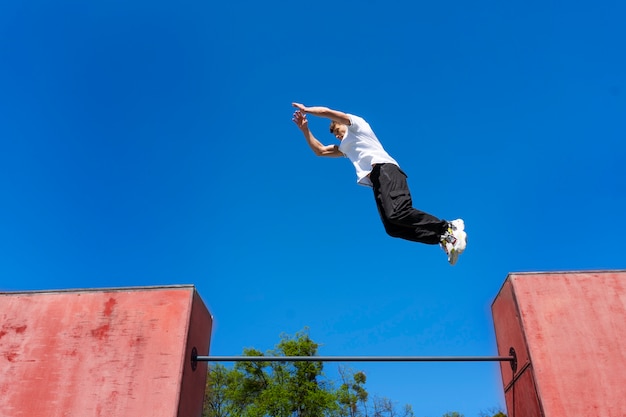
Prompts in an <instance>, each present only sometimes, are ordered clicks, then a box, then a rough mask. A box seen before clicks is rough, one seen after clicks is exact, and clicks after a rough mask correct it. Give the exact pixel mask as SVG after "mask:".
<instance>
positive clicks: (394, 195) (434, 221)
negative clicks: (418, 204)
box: [370, 164, 448, 245]
mask: <svg viewBox="0 0 626 417" xmlns="http://www.w3.org/2000/svg"><path fill="white" fill-rule="evenodd" d="M406 178H407V176H406V174H405V173H404V172H402V170H401V169H400V168H399V167H398V166H396V165H394V164H376V165H374V167H373V169H372V172H371V173H370V180H371V181H372V184H373V188H374V198H375V199H376V206H377V207H378V213H379V214H380V218H381V220H382V221H383V225H384V226H385V231H386V232H387V234H388V235H390V236H393V237H399V238H402V239H406V240H411V241H413V242H420V243H426V244H429V245H436V244H438V243H439V240H440V239H441V235H442V234H443V233H444V232H445V230H446V228H447V225H448V222H446V221H445V220H440V219H438V218H437V217H435V216H432V215H430V214H428V213H424V212H423V211H419V210H417V209H415V208H413V201H412V199H411V193H410V191H409V185H408V183H407V181H406Z"/></svg>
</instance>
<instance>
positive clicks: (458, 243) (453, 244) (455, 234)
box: [440, 219, 467, 265]
mask: <svg viewBox="0 0 626 417" xmlns="http://www.w3.org/2000/svg"><path fill="white" fill-rule="evenodd" d="M464 229H465V222H463V220H462V219H456V220H453V221H451V222H450V223H448V230H446V232H445V233H444V235H443V236H441V242H440V245H441V247H442V248H443V250H444V251H445V252H446V254H447V255H448V262H450V265H454V264H456V261H457V260H458V259H459V255H460V254H461V253H463V251H464V250H465V247H466V246H467V233H465V230H464Z"/></svg>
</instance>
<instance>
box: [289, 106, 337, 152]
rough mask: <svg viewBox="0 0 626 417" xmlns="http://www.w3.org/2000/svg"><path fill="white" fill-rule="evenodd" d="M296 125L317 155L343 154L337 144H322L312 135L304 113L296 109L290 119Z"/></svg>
mask: <svg viewBox="0 0 626 417" xmlns="http://www.w3.org/2000/svg"><path fill="white" fill-rule="evenodd" d="M291 120H293V122H294V123H295V124H296V126H298V129H300V131H302V134H303V135H304V138H305V139H306V143H307V144H308V145H309V147H310V148H311V150H313V152H314V153H315V155H317V156H335V157H336V156H343V153H341V151H340V150H339V146H337V145H323V144H322V143H321V142H320V141H319V140H317V139H316V138H315V136H313V133H311V131H310V130H309V121H308V120H307V119H306V114H304V113H302V111H301V110H296V111H295V112H294V113H293V118H292V119H291Z"/></svg>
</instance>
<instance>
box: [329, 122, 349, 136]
mask: <svg viewBox="0 0 626 417" xmlns="http://www.w3.org/2000/svg"><path fill="white" fill-rule="evenodd" d="M347 131H348V126H346V125H344V124H341V123H339V122H336V121H334V120H333V121H332V122H330V133H332V134H333V135H334V136H335V137H336V138H337V139H339V140H342V139H343V137H344V136H346V132H347Z"/></svg>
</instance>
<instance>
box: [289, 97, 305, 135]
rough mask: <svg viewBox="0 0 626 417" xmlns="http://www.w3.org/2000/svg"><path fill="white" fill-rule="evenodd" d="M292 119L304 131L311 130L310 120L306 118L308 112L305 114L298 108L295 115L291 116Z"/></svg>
mask: <svg viewBox="0 0 626 417" xmlns="http://www.w3.org/2000/svg"><path fill="white" fill-rule="evenodd" d="M294 104H295V103H294ZM294 107H296V106H294ZM291 120H293V122H294V123H295V124H296V126H298V129H300V130H302V131H307V130H309V121H308V120H307V119H306V114H304V113H303V112H302V110H296V111H295V112H293V117H292V118H291Z"/></svg>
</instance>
